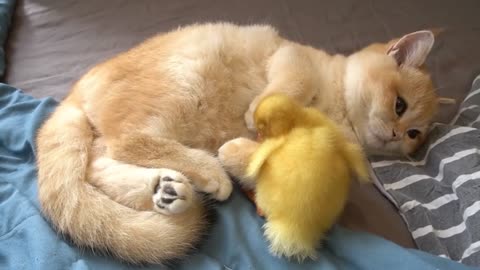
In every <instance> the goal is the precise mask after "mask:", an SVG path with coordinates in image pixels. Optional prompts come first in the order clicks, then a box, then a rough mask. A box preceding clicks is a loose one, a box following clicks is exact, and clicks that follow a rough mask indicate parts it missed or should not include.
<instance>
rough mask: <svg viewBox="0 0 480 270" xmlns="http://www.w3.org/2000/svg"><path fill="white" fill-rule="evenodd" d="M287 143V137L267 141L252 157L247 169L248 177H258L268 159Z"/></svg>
mask: <svg viewBox="0 0 480 270" xmlns="http://www.w3.org/2000/svg"><path fill="white" fill-rule="evenodd" d="M284 142H285V137H283V136H282V137H278V138H271V139H266V140H265V141H264V142H263V143H262V144H261V145H260V147H259V148H258V149H257V150H256V151H255V153H253V155H252V156H251V157H250V162H249V164H248V167H247V177H253V178H254V177H257V175H258V173H259V172H260V169H261V168H262V166H263V164H264V163H265V161H266V160H267V159H268V157H269V156H270V155H271V154H272V153H273V152H274V151H275V150H277V149H278V148H280V147H281V146H282V145H283V144H284Z"/></svg>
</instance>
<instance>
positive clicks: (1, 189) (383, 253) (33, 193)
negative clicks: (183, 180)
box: [0, 84, 470, 270]
mask: <svg viewBox="0 0 480 270" xmlns="http://www.w3.org/2000/svg"><path fill="white" fill-rule="evenodd" d="M55 106H56V102H55V101H54V100H53V99H50V98H47V99H42V100H38V99H34V98H32V97H30V96H27V95H24V94H23V93H22V92H21V91H19V90H18V89H15V88H13V87H10V86H8V85H4V84H0V269H46V270H47V269H48V270H50V269H67V268H68V269H137V268H140V267H139V266H138V267H135V266H131V265H130V266H128V265H125V264H122V263H120V262H118V261H116V260H114V259H113V258H109V257H104V256H99V255H95V254H93V253H92V252H91V251H90V250H80V249H79V248H77V247H75V246H73V245H72V244H71V243H69V242H68V241H67V240H64V239H63V238H62V237H61V236H59V235H57V234H56V232H55V231H53V230H52V228H51V227H50V225H49V223H48V222H47V221H46V220H45V219H44V218H43V217H42V215H41V212H40V208H39V203H38V200H37V183H36V167H35V133H36V130H37V129H38V127H39V126H40V125H41V123H42V122H43V121H44V120H45V118H46V117H47V116H48V114H49V113H50V112H52V110H53V109H54V108H55ZM59 158H60V157H59ZM59 162H61V161H59ZM215 211H216V215H217V218H216V221H215V224H214V225H213V228H212V230H211V231H210V234H209V236H208V237H207V239H206V240H205V241H204V242H203V244H202V245H201V247H199V249H198V250H196V251H194V252H193V253H192V255H191V256H189V257H188V258H186V259H185V260H183V261H181V262H177V263H173V264H170V265H163V266H160V265H149V266H144V268H146V269H170V268H172V269H200V270H203V269H205V270H206V269H209V270H210V269H279V270H280V269H322V270H327V269H368V270H375V269H381V270H384V269H389V270H395V269H423V270H428V269H470V268H468V267H467V266H464V265H461V264H458V263H455V262H453V261H450V260H447V259H444V258H440V257H436V256H433V255H430V254H427V253H424V252H421V251H417V250H409V249H404V248H401V247H399V246H397V245H395V244H394V243H391V242H389V241H386V240H384V239H382V238H379V237H376V236H374V235H370V234H367V233H360V232H352V231H349V230H346V229H343V228H340V227H335V228H334V229H333V230H332V232H331V233H330V234H329V236H328V238H327V240H326V242H325V244H324V246H323V249H322V250H321V256H320V258H319V260H318V261H315V262H313V261H309V262H306V263H303V264H296V263H292V262H288V261H286V260H285V259H279V258H276V257H273V256H271V255H270V254H269V253H268V246H267V243H266V242H265V240H264V238H263V236H262V224H263V220H262V219H261V218H259V217H257V215H256V214H255V209H254V208H253V206H252V205H251V204H250V203H249V202H248V201H247V200H246V199H245V198H244V197H243V195H242V194H241V193H240V192H239V191H238V190H235V192H234V194H233V196H232V198H231V199H230V200H228V201H227V202H225V203H221V204H218V206H217V207H216V209H215Z"/></svg>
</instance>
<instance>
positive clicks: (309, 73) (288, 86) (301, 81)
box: [245, 44, 318, 131]
mask: <svg viewBox="0 0 480 270" xmlns="http://www.w3.org/2000/svg"><path fill="white" fill-rule="evenodd" d="M315 72H318V70H316V69H315V68H314V67H313V63H312V60H311V55H309V53H308V50H307V49H306V48H305V47H303V46H301V45H296V44H292V45H287V46H284V47H282V48H280V49H278V50H277V51H276V52H275V53H274V54H273V55H272V57H271V58H270V60H269V64H268V66H267V79H268V84H267V86H266V88H265V89H264V90H263V92H262V93H261V94H260V95H258V96H257V97H255V99H254V100H253V101H252V102H251V103H250V106H249V108H248V110H247V112H246V113H245V122H246V125H247V128H248V129H249V130H250V131H254V130H255V126H254V122H253V114H254V112H255V109H256V108H257V106H258V103H259V102H260V101H261V100H262V99H263V98H264V97H266V96H268V95H271V94H274V93H283V94H286V95H288V96H290V97H291V98H293V99H295V100H296V101H298V102H300V103H301V104H304V105H307V104H310V103H311V101H312V99H313V98H314V96H315V94H316V92H315V80H316V78H318V74H315Z"/></svg>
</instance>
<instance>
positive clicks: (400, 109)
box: [395, 97, 407, 117]
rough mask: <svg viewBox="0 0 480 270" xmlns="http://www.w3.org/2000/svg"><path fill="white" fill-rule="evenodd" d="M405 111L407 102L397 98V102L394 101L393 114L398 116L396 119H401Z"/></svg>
mask: <svg viewBox="0 0 480 270" xmlns="http://www.w3.org/2000/svg"><path fill="white" fill-rule="evenodd" d="M406 110H407V102H405V100H404V99H403V98H401V97H397V100H396V101H395V113H396V114H397V115H398V117H401V116H402V115H403V113H405V111H406Z"/></svg>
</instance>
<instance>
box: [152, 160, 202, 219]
mask: <svg viewBox="0 0 480 270" xmlns="http://www.w3.org/2000/svg"><path fill="white" fill-rule="evenodd" d="M158 176H159V177H158V183H157V184H156V185H155V187H154V194H153V197H152V199H153V203H154V210H155V211H157V212H159V213H162V214H165V215H172V214H179V213H182V212H184V211H185V210H187V209H188V208H190V206H192V204H193V196H194V193H195V191H194V190H193V186H192V185H191V183H190V181H189V180H188V178H186V177H185V176H184V175H182V174H181V173H179V172H177V171H173V170H169V169H160V173H159V175H158Z"/></svg>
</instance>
